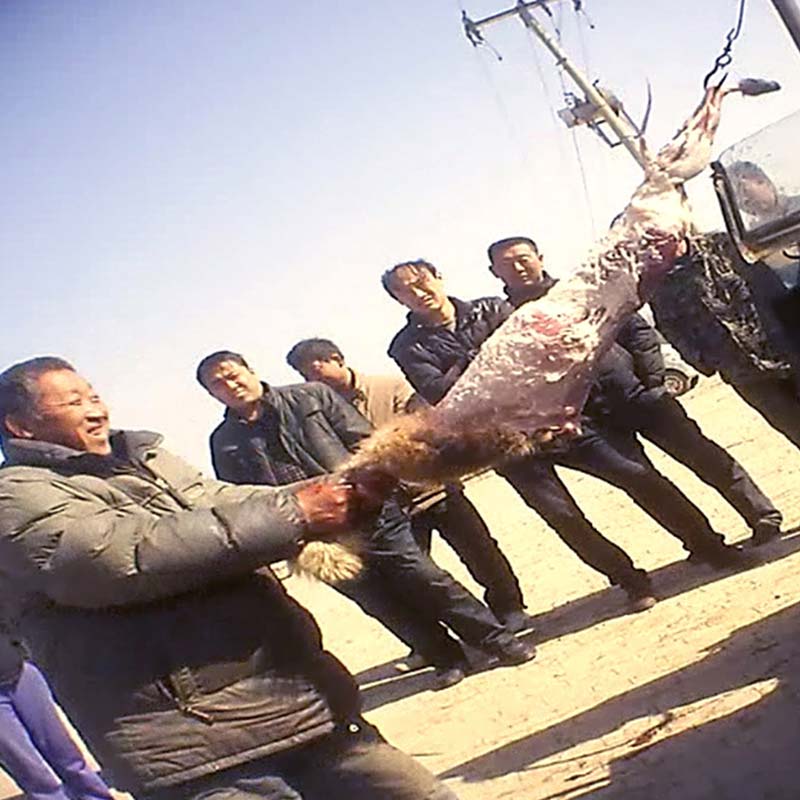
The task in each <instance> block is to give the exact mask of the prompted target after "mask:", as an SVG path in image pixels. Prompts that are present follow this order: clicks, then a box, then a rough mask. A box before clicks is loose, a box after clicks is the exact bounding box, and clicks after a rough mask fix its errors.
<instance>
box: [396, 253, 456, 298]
mask: <svg viewBox="0 0 800 800" xmlns="http://www.w3.org/2000/svg"><path fill="white" fill-rule="evenodd" d="M407 267H411V269H417V270H420V269H423V270H425V271H427V272H430V274H431V275H433V277H434V278H441V277H442V275H441V273H440V272H439V270H438V269H436V267H434V266H433V264H431V262H430V261H425V259H423V258H418V259H416V260H415V261H401V262H400V263H399V264H395V265H394V266H393V267H390V268H389V269H387V270H386V271H385V272H384V273H383V275H381V284H382V285H383V288H384V289H386V291H387V292H388V293H389V294H390V295H391V296H392V297H394V299H395V300H396V299H397V296H396V295H395V293H394V292H393V291H392V281H393V280H394V276H395V274H396V273H397V272H398V271H399V270H401V269H406V268H407Z"/></svg>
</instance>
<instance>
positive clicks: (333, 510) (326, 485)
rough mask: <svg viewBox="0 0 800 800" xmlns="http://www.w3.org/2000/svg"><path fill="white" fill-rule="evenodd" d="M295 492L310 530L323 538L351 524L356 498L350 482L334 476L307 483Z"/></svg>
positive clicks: (346, 528) (344, 529) (347, 527)
mask: <svg viewBox="0 0 800 800" xmlns="http://www.w3.org/2000/svg"><path fill="white" fill-rule="evenodd" d="M294 496H295V499H296V500H297V504H298V505H299V506H300V510H301V511H302V512H303V516H304V517H305V518H306V525H307V526H308V531H309V533H311V534H313V535H315V536H319V537H321V538H324V537H325V536H327V535H329V534H334V533H340V532H342V531H346V530H348V529H349V528H350V527H352V518H353V515H354V514H353V511H354V506H355V505H356V502H357V498H356V494H355V492H354V491H353V487H352V486H351V485H350V484H347V483H343V482H342V481H339V480H333V479H331V480H322V481H317V482H315V483H307V484H304V485H303V486H301V487H300V488H299V489H298V490H297V491H296V492H295V494H294Z"/></svg>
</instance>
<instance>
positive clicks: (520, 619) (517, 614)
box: [496, 608, 535, 633]
mask: <svg viewBox="0 0 800 800" xmlns="http://www.w3.org/2000/svg"><path fill="white" fill-rule="evenodd" d="M496 616H497V619H499V620H500V622H502V623H503V626H504V627H505V628H508V630H509V631H511V633H532V632H533V631H534V630H535V628H534V626H533V617H532V616H531V615H530V614H528V613H527V612H525V611H523V610H522V609H521V608H520V609H517V610H516V611H507V612H506V613H505V614H502V613H498V614H497V615H496Z"/></svg>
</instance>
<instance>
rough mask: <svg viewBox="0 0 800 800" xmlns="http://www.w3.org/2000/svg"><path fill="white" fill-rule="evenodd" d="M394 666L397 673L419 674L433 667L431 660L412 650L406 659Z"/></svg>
mask: <svg viewBox="0 0 800 800" xmlns="http://www.w3.org/2000/svg"><path fill="white" fill-rule="evenodd" d="M392 666H393V667H394V669H395V671H396V672H403V673H405V672H417V671H418V670H421V669H425V667H429V666H431V662H430V659H428V658H426V657H425V656H423V655H422V654H421V653H418V652H417V651H416V650H412V651H411V652H410V653H409V654H408V655H407V656H406V657H405V658H401V659H400V660H399V661H395V662H394V664H392Z"/></svg>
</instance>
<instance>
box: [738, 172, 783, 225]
mask: <svg viewBox="0 0 800 800" xmlns="http://www.w3.org/2000/svg"><path fill="white" fill-rule="evenodd" d="M738 189H739V192H738V194H739V198H740V202H741V206H742V210H743V211H746V212H748V213H750V214H756V215H758V214H766V213H768V212H770V211H772V210H773V209H774V208H775V207H776V206H777V205H778V192H777V190H776V189H775V184H774V183H772V181H771V180H770V179H769V178H768V177H767V176H766V175H759V174H755V173H750V174H747V175H746V176H743V177H741V178H740V179H739V182H738Z"/></svg>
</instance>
